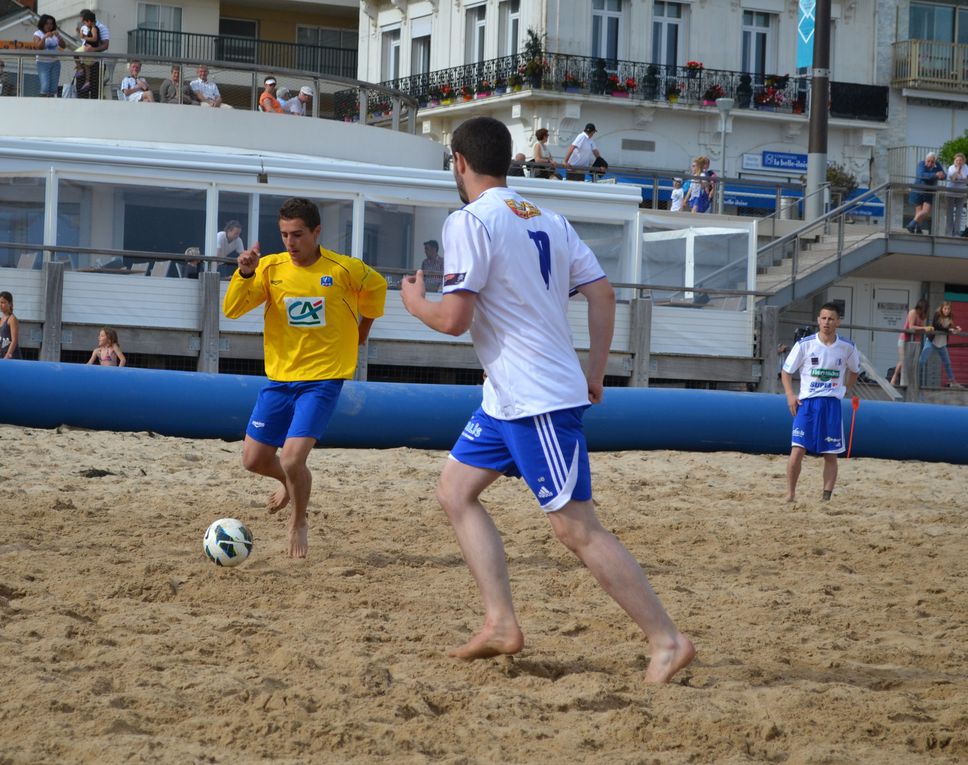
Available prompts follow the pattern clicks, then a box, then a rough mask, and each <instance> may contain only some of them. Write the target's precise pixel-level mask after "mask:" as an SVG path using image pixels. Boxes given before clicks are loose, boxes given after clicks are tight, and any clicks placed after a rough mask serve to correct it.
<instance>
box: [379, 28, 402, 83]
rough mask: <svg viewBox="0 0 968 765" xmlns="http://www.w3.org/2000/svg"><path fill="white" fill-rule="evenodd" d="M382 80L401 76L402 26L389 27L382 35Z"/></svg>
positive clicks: (395, 78) (385, 80)
mask: <svg viewBox="0 0 968 765" xmlns="http://www.w3.org/2000/svg"><path fill="white" fill-rule="evenodd" d="M380 40H381V47H382V50H381V54H380V57H381V64H380V69H381V72H382V74H381V77H380V81H381V82H387V81H389V80H397V79H399V78H400V27H399V26H397V27H388V28H386V29H384V30H383V31H382V33H381V35H380Z"/></svg>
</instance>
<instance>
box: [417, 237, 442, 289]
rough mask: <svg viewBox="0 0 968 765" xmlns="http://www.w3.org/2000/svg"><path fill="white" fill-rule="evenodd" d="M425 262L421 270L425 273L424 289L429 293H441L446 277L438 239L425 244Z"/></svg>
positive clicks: (429, 240) (421, 265)
mask: <svg viewBox="0 0 968 765" xmlns="http://www.w3.org/2000/svg"><path fill="white" fill-rule="evenodd" d="M424 255H425V256H426V257H425V258H424V259H423V262H422V263H421V264H420V270H421V271H423V272H424V287H426V289H427V292H440V287H441V284H442V283H443V277H444V259H443V258H442V257H441V256H440V245H438V244H437V240H436V239H428V240H427V241H426V242H424Z"/></svg>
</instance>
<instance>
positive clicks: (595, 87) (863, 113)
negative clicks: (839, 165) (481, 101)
mask: <svg viewBox="0 0 968 765" xmlns="http://www.w3.org/2000/svg"><path fill="white" fill-rule="evenodd" d="M383 84H384V85H386V86H388V87H391V88H394V89H397V90H401V91H403V92H404V93H407V94H409V95H412V96H414V97H415V98H417V99H418V100H419V101H420V103H421V105H422V106H423V107H424V108H428V107H436V106H442V105H443V106H446V105H450V104H452V103H457V102H459V101H462V100H463V101H470V100H473V99H475V98H485V97H490V96H494V95H501V94H504V93H507V92H514V91H517V90H522V89H528V88H530V89H532V90H544V91H552V92H559V93H577V94H583V95H597V96H608V97H616V98H627V99H632V100H635V101H654V102H665V103H678V104H692V105H702V104H704V103H710V104H711V103H713V102H715V100H716V98H720V97H730V98H733V99H734V100H735V102H736V107H737V108H740V109H762V110H765V111H777V112H787V113H792V114H798V113H803V112H805V111H806V104H807V99H808V96H809V79H808V78H805V77H791V76H789V75H749V74H745V73H743V72H735V71H730V70H725V69H689V68H687V67H684V66H663V65H658V64H645V63H641V62H637V61H620V60H612V61H608V62H605V61H603V60H602V59H595V58H590V57H587V56H573V55H569V54H563V53H547V54H546V55H545V58H544V60H543V61H542V62H541V63H540V64H538V63H537V62H529V61H528V60H527V59H526V58H525V57H524V55H522V54H518V55H516V56H505V57H503V58H496V59H490V60H488V61H481V62H479V63H476V64H464V65H462V66H457V67H453V68H451V69H441V70H437V71H434V72H427V73H425V74H417V75H412V76H410V77H401V78H400V79H397V80H390V81H387V82H385V83H383ZM888 92H889V89H888V88H887V87H882V86H874V85H861V84H858V83H847V82H834V83H831V90H830V112H831V114H832V115H833V116H835V117H841V118H846V119H863V120H873V121H880V122H883V121H886V120H887V102H888ZM352 100H353V99H352V98H348V99H347V102H348V103H349V102H351V101H352Z"/></svg>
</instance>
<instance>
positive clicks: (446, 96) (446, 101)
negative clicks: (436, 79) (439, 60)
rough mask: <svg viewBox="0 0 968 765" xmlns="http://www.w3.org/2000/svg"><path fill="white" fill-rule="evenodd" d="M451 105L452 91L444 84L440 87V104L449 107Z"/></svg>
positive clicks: (452, 101) (452, 99)
mask: <svg viewBox="0 0 968 765" xmlns="http://www.w3.org/2000/svg"><path fill="white" fill-rule="evenodd" d="M452 103H454V89H453V88H452V87H451V86H450V85H449V84H448V83H446V82H445V83H444V84H443V85H441V86H440V104H441V106H450V105H451V104H452Z"/></svg>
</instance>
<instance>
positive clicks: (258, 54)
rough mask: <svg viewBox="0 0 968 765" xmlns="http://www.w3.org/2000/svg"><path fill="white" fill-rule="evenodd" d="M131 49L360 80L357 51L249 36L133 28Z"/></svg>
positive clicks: (164, 56) (141, 54)
mask: <svg viewBox="0 0 968 765" xmlns="http://www.w3.org/2000/svg"><path fill="white" fill-rule="evenodd" d="M128 52H129V53H133V54H136V55H139V56H156V57H162V58H183V59H192V60H198V61H223V62H226V63H233V64H251V65H253V66H257V67H259V68H260V69H301V70H303V71H307V72H317V73H318V74H333V75H337V76H339V77H349V78H351V79H356V61H357V51H355V50H346V49H343V48H327V47H325V46H322V45H297V44H295V43H283V42H273V41H271V40H254V39H252V38H249V37H230V36H227V35H200V34H195V33H193V32H166V31H164V30H161V29H144V28H140V27H139V28H138V29H132V30H130V31H129V32H128Z"/></svg>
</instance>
